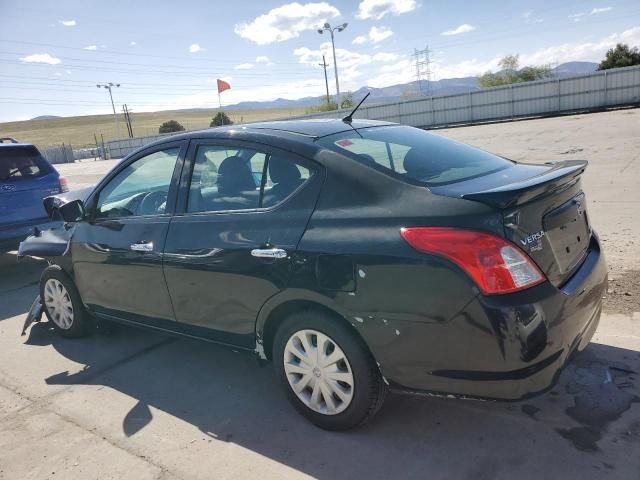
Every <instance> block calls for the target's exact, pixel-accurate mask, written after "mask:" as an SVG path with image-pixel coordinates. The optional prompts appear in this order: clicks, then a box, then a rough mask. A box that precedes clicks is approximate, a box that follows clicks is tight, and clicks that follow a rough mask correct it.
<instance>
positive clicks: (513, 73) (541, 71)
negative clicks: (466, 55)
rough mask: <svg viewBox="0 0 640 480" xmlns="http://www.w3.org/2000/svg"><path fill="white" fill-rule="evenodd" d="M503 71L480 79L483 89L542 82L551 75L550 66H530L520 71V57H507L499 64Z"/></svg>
mask: <svg viewBox="0 0 640 480" xmlns="http://www.w3.org/2000/svg"><path fill="white" fill-rule="evenodd" d="M498 65H500V68H501V70H500V71H499V72H497V73H493V72H487V73H485V74H484V75H481V76H480V78H478V83H480V86H481V87H497V86H500V85H509V84H511V83H520V82H531V81H533V80H542V79H543V78H547V77H549V76H550V75H551V68H550V67H549V65H542V66H538V67H533V66H528V67H524V68H522V69H520V68H519V67H520V56H519V55H507V56H506V57H504V58H502V59H501V60H500V62H499V63H498Z"/></svg>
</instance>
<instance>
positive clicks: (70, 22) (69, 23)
mask: <svg viewBox="0 0 640 480" xmlns="http://www.w3.org/2000/svg"><path fill="white" fill-rule="evenodd" d="M60 23H61V24H62V25H64V26H65V27H75V26H76V25H77V23H76V21H75V20H60Z"/></svg>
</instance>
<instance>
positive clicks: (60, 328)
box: [40, 265, 91, 338]
mask: <svg viewBox="0 0 640 480" xmlns="http://www.w3.org/2000/svg"><path fill="white" fill-rule="evenodd" d="M40 299H41V301H42V306H43V307H44V312H45V315H46V316H47V318H48V319H49V321H50V322H51V324H52V325H53V328H54V330H55V331H56V332H57V333H59V334H60V335H62V336H63V337H67V338H76V337H82V336H84V335H86V334H87V333H88V332H89V330H90V326H91V322H90V317H89V314H88V313H87V311H86V309H85V308H84V305H83V304H82V301H81V299H80V295H79V294H78V290H77V289H76V287H75V285H74V284H73V281H72V280H71V279H70V278H69V276H68V275H67V274H66V273H64V271H63V270H62V269H61V268H60V267H59V266H57V265H51V266H49V267H47V268H46V269H45V271H44V272H43V273H42V277H41V279H40Z"/></svg>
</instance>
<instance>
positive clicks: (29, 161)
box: [0, 146, 51, 182]
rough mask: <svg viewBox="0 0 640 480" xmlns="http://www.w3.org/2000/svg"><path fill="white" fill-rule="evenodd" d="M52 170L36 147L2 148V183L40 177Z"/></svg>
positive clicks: (0, 150)
mask: <svg viewBox="0 0 640 480" xmlns="http://www.w3.org/2000/svg"><path fill="white" fill-rule="evenodd" d="M50 171H51V169H50V168H49V167H48V165H47V163H46V161H44V160H43V158H42V157H41V156H40V153H39V152H38V150H37V149H36V148H35V147H13V146H11V147H0V181H1V182H6V181H10V182H14V181H19V180H28V179H30V178H36V177H40V176H42V175H46V174H47V173H49V172H50Z"/></svg>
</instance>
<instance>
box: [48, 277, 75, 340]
mask: <svg viewBox="0 0 640 480" xmlns="http://www.w3.org/2000/svg"><path fill="white" fill-rule="evenodd" d="M44 305H45V307H46V308H47V311H48V312H49V316H50V317H51V320H53V323H55V324H56V325H57V326H58V327H60V328H62V329H63V330H68V329H70V328H71V325H72V324H73V304H72V303H71V297H70V296H69V292H67V289H66V288H64V285H62V283H61V282H59V281H58V280H56V279H55V278H50V279H49V280H47V282H46V283H45V284H44Z"/></svg>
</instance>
